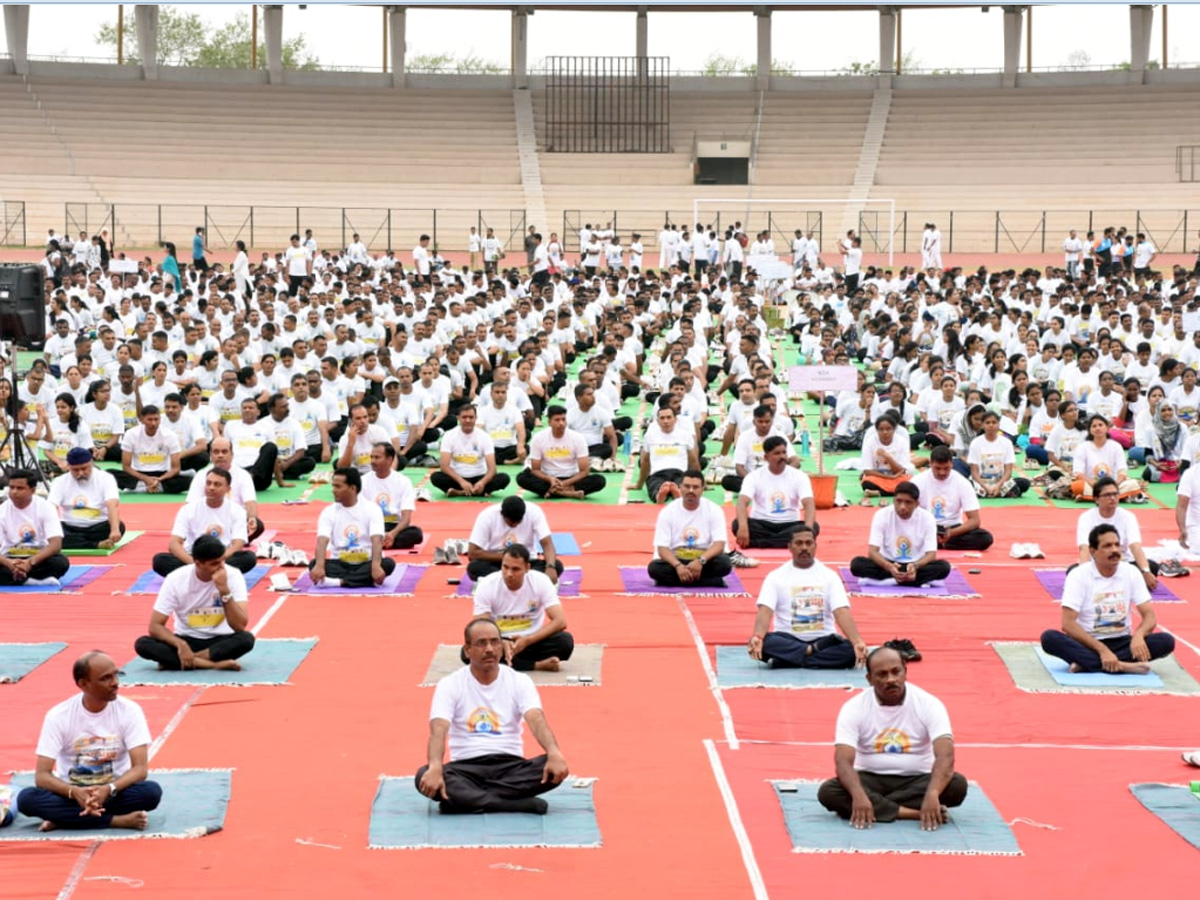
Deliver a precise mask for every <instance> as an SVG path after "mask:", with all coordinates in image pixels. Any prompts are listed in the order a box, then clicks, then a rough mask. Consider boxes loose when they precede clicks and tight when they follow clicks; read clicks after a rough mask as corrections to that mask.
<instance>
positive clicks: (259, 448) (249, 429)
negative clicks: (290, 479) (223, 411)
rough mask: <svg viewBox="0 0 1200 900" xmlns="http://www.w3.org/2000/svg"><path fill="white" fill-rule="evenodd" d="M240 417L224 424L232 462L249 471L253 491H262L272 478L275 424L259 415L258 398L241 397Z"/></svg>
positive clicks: (272, 480) (274, 453) (276, 453)
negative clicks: (230, 448)
mask: <svg viewBox="0 0 1200 900" xmlns="http://www.w3.org/2000/svg"><path fill="white" fill-rule="evenodd" d="M241 414H242V417H241V419H240V420H237V421H233V422H226V423H225V433H224V437H225V438H226V439H227V440H228V441H229V442H230V444H232V445H233V464H234V465H235V466H237V467H238V468H239V469H245V470H246V471H247V472H249V473H250V480H251V481H253V482H254V489H255V490H256V491H265V490H266V489H267V488H269V487H270V486H271V484H272V483H273V482H274V481H275V461H276V460H277V459H278V458H279V448H278V447H276V446H275V425H274V423H273V422H272V421H271V420H270V419H267V420H266V421H263V420H261V419H260V418H259V408H258V401H256V400H255V399H254V398H253V397H246V398H244V399H243V400H242V404H241Z"/></svg>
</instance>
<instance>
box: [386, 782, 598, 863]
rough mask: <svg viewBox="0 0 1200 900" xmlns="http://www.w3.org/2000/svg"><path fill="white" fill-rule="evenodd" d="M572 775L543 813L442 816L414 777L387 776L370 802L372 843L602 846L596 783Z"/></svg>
mask: <svg viewBox="0 0 1200 900" xmlns="http://www.w3.org/2000/svg"><path fill="white" fill-rule="evenodd" d="M574 783H575V779H574V778H568V779H567V780H566V781H565V782H563V783H562V784H561V785H559V786H558V787H556V788H555V789H554V790H552V791H549V792H548V793H545V794H542V797H543V798H544V799H545V801H546V802H547V803H548V804H550V811H549V812H548V813H546V815H544V816H538V815H534V814H533V813H483V814H481V815H463V816H443V815H442V814H441V813H439V812H438V805H437V804H436V803H434V802H433V801H432V800H430V799H429V798H427V797H424V796H422V795H421V794H419V793H418V792H417V789H416V786H415V785H414V784H413V780H412V776H405V777H403V778H384V779H381V780H380V782H379V790H378V791H377V792H376V793H375V801H374V802H373V803H372V804H371V831H370V837H369V839H368V843H369V844H370V846H372V847H377V848H394V849H402V848H415V847H599V846H600V826H599V824H598V823H597V821H596V805H595V802H594V798H593V796H592V785H591V784H590V783H589V784H587V786H586V787H573V785H574Z"/></svg>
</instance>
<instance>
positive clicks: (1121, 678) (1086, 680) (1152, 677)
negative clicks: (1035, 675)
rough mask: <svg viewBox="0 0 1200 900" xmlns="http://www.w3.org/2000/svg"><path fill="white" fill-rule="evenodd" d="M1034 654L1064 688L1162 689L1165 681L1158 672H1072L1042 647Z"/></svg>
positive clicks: (1066, 664)
mask: <svg viewBox="0 0 1200 900" xmlns="http://www.w3.org/2000/svg"><path fill="white" fill-rule="evenodd" d="M1033 651H1034V653H1036V654H1037V658H1038V659H1040V660H1041V661H1042V665H1043V666H1045V667H1046V671H1047V672H1049V673H1050V677H1051V678H1053V679H1054V680H1055V681H1056V682H1057V683H1058V684H1061V685H1062V686H1063V687H1114V688H1160V687H1162V686H1163V680H1162V679H1161V678H1159V677H1158V673H1157V672H1147V673H1146V674H1145V675H1112V674H1109V673H1108V672H1072V671H1071V665H1070V663H1068V662H1067V661H1066V660H1065V659H1059V658H1058V657H1057V656H1051V655H1050V654H1048V653H1047V652H1046V651H1045V650H1043V649H1042V648H1041V647H1039V646H1037V645H1034V648H1033Z"/></svg>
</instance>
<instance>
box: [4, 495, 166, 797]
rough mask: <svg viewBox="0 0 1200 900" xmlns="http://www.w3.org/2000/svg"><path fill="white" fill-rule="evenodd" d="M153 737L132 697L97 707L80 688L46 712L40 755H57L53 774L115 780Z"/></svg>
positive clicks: (77, 780)
mask: <svg viewBox="0 0 1200 900" xmlns="http://www.w3.org/2000/svg"><path fill="white" fill-rule="evenodd" d="M5 505H6V506H7V505H8V504H5ZM149 743H150V728H149V726H148V725H147V724H146V714H145V713H143V712H142V708H141V707H140V706H138V705H137V704H136V703H134V702H133V701H132V700H128V699H126V698H125V697H117V698H116V699H115V700H111V701H109V702H108V703H107V704H106V705H105V707H104V709H102V710H100V712H98V713H93V712H89V711H88V710H87V708H86V707H84V705H83V696H82V695H80V694H77V695H75V696H74V697H71V698H69V699H67V700H64V701H63V702H62V703H59V704H58V705H57V706H55V707H52V708H51V709H50V711H49V712H47V713H46V718H45V719H44V720H43V721H42V732H41V735H39V737H38V743H37V755H38V756H44V757H46V758H47V759H52V760H54V777H55V778H59V779H61V780H62V781H66V782H68V783H69V784H72V785H77V786H79V787H88V786H91V785H99V784H108V783H109V782H111V781H116V780H117V779H118V778H120V777H121V776H122V775H124V774H125V773H126V772H128V771H129V769H130V768H131V763H130V761H129V751H130V750H134V749H136V748H138V747H145V746H146V745H147V744H149Z"/></svg>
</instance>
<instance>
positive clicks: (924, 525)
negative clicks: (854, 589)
mask: <svg viewBox="0 0 1200 900" xmlns="http://www.w3.org/2000/svg"><path fill="white" fill-rule="evenodd" d="M920 497H921V491H920V489H919V488H918V487H917V486H916V485H915V484H913V483H912V482H911V481H902V482H901V483H900V484H898V485H896V496H895V497H894V498H893V500H892V505H891V506H885V507H884V508H883V509H880V510H877V511H876V513H875V516H874V517H873V518H872V519H871V534H870V537H868V538H867V555H866V556H856V557H854V559H852V560H850V572H851V574H852V575H854V576H855V577H856V578H870V579H872V580H874V581H886V580H887V579H889V578H892V579H895V581H896V583H897V584H907V585H911V586H913V587H920V586H922V585H925V584H928V583H929V582H931V581H941V580H944V579H945V578H946V577H948V576H949V575H950V563H948V562H946V561H945V560H944V559H938V558H937V522H936V521H935V520H934V518H933V515H932V514H931V513H930V512H929V511H928V510H924V509H921V508H920V505H919V501H920Z"/></svg>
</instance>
